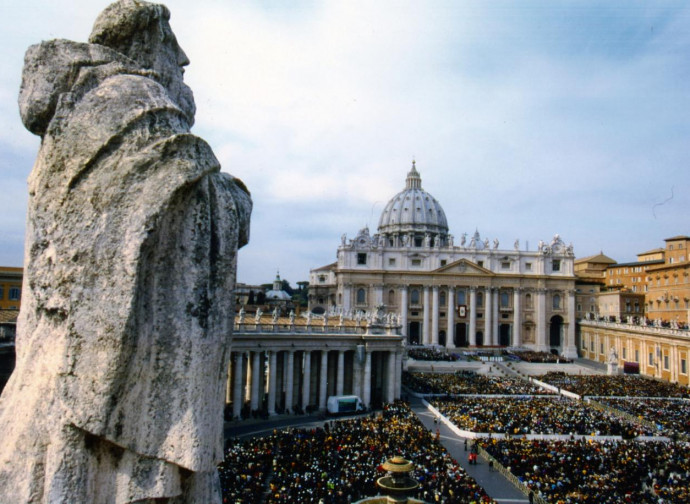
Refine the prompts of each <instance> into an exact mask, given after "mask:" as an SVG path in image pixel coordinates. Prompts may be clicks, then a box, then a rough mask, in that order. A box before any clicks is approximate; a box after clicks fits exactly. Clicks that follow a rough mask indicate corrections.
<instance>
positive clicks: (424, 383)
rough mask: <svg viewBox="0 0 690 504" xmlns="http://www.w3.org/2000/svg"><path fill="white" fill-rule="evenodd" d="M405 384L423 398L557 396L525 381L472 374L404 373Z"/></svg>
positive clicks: (463, 372) (403, 382)
mask: <svg viewBox="0 0 690 504" xmlns="http://www.w3.org/2000/svg"><path fill="white" fill-rule="evenodd" d="M402 384H403V386H405V387H407V388H408V389H409V390H411V391H413V392H418V393H420V394H507V395H537V394H554V392H552V391H550V390H547V389H543V388H541V387H538V386H536V385H533V384H531V383H530V382H528V381H526V380H523V379H521V378H517V377H509V376H495V375H482V374H477V373H474V372H468V371H460V372H457V373H444V374H439V373H410V372H403V375H402Z"/></svg>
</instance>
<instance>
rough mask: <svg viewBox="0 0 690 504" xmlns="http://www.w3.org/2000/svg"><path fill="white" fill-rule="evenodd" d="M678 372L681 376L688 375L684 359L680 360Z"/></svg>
mask: <svg viewBox="0 0 690 504" xmlns="http://www.w3.org/2000/svg"><path fill="white" fill-rule="evenodd" d="M680 372H681V374H688V364H687V362H685V359H681V360H680Z"/></svg>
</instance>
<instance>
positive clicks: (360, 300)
mask: <svg viewBox="0 0 690 504" xmlns="http://www.w3.org/2000/svg"><path fill="white" fill-rule="evenodd" d="M366 302H367V291H365V290H364V289H362V288H359V289H357V304H365V303H366Z"/></svg>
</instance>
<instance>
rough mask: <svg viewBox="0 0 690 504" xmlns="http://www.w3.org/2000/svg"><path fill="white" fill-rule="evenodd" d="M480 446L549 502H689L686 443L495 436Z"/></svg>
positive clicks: (689, 455)
mask: <svg viewBox="0 0 690 504" xmlns="http://www.w3.org/2000/svg"><path fill="white" fill-rule="evenodd" d="M481 446H482V447H483V448H484V449H485V450H486V451H487V452H488V453H489V454H490V455H492V456H493V457H494V458H495V459H496V460H497V461H498V462H499V463H501V464H502V465H503V466H504V467H506V468H507V469H509V470H510V472H512V473H513V474H514V475H515V476H517V478H518V479H519V480H520V482H521V483H523V484H525V485H527V486H528V487H529V488H530V489H531V490H532V491H534V492H535V493H536V494H539V495H541V496H542V497H543V498H544V499H546V500H547V501H548V502H557V503H563V504H569V503H583V502H584V503H587V502H590V503H595V502H596V503H601V504H613V503H616V504H618V503H634V504H647V503H648V504H652V503H654V504H657V503H667V504H675V503H678V504H680V503H683V504H684V503H687V502H690V491H688V484H687V482H688V480H690V445H688V444H687V443H677V444H670V443H664V442H660V441H650V442H644V443H640V442H634V441H591V440H568V441H546V440H525V439H516V438H513V439H510V440H507V439H495V438H494V439H484V440H483V441H482V442H481Z"/></svg>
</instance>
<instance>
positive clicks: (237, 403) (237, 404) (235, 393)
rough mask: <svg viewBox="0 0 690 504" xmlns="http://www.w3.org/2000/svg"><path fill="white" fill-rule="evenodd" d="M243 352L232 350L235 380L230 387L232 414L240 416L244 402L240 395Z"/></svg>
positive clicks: (242, 376)
mask: <svg viewBox="0 0 690 504" xmlns="http://www.w3.org/2000/svg"><path fill="white" fill-rule="evenodd" d="M243 361H244V354H242V353H239V352H233V361H232V367H233V372H234V373H235V381H234V383H233V388H232V416H233V417H234V418H240V415H241V414H242V404H243V403H244V401H243V397H242V388H243V387H242V385H244V369H243V364H244V362H243Z"/></svg>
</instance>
